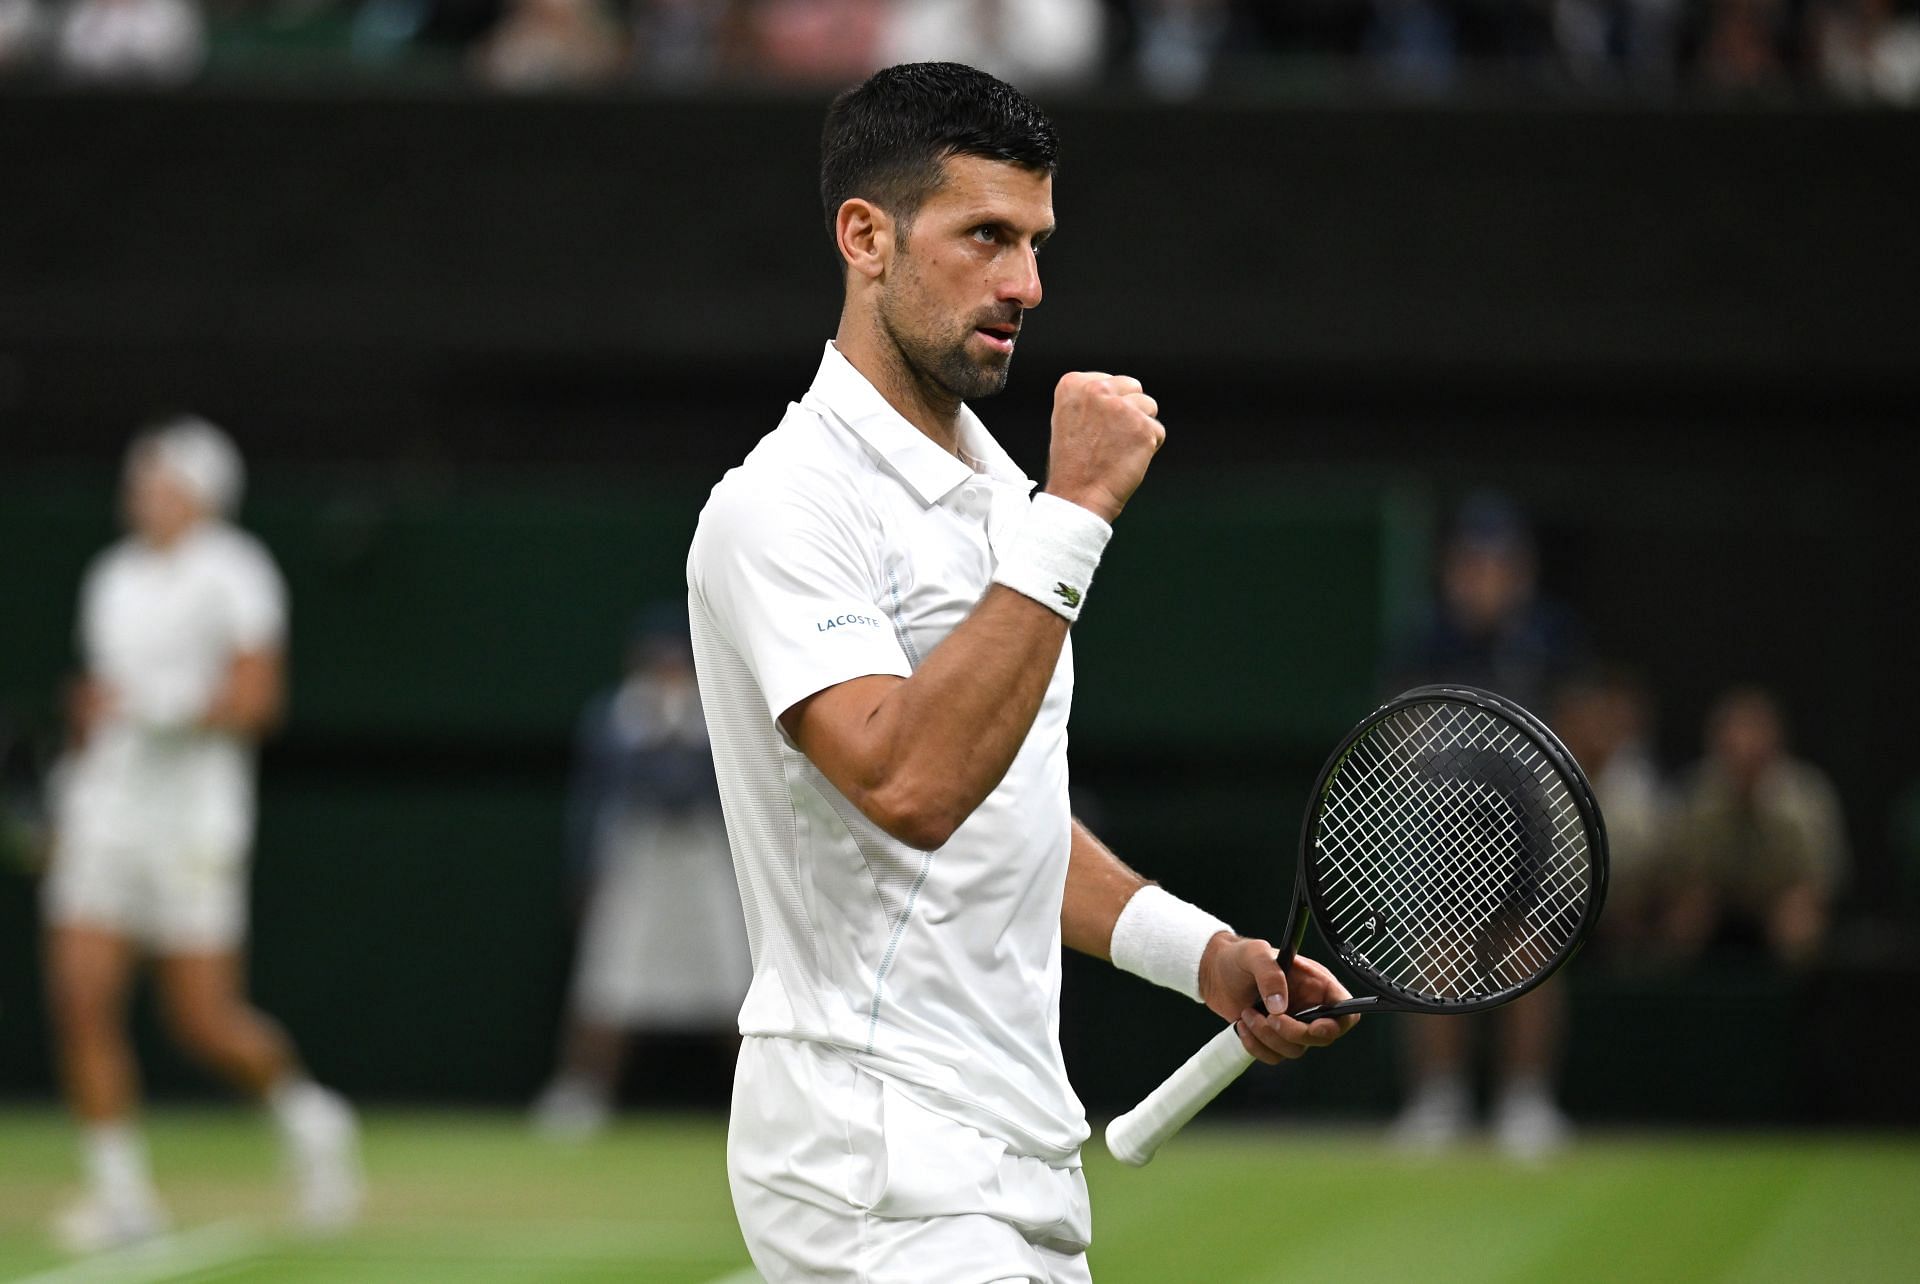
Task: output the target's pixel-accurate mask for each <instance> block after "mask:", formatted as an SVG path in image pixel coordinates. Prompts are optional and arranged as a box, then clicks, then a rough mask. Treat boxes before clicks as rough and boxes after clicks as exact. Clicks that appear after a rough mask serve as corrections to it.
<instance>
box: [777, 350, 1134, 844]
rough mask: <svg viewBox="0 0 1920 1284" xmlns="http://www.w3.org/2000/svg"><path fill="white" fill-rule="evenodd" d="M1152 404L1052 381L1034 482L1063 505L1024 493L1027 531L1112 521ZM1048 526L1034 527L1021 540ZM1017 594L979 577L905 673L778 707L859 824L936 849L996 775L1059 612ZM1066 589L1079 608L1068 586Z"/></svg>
mask: <svg viewBox="0 0 1920 1284" xmlns="http://www.w3.org/2000/svg"><path fill="white" fill-rule="evenodd" d="M1158 411H1159V407H1158V405H1157V404H1156V403H1155V402H1154V400H1153V398H1151V397H1149V396H1147V395H1146V394H1145V393H1144V392H1142V391H1141V388H1140V383H1139V381H1138V380H1135V379H1129V378H1124V377H1121V376H1115V375H1106V374H1071V375H1068V376H1067V377H1066V378H1064V379H1062V380H1061V381H1060V386H1059V388H1058V389H1057V391H1056V392H1055V396H1054V414H1053V444H1052V450H1051V457H1050V461H1049V467H1048V482H1047V488H1046V491H1047V494H1048V495H1051V496H1053V497H1055V503H1056V505H1058V501H1065V502H1066V503H1067V504H1070V505H1073V506H1075V507H1074V509H1073V510H1072V511H1068V510H1066V509H1065V508H1064V507H1056V509H1055V510H1054V512H1052V513H1051V514H1045V515H1043V514H1042V513H1041V511H1040V509H1041V508H1042V507H1043V505H1044V501H1043V500H1036V512H1035V516H1034V519H1033V520H1032V521H1030V522H1029V527H1032V528H1039V527H1043V526H1045V525H1046V524H1047V523H1048V522H1052V523H1054V525H1055V529H1054V530H1053V532H1052V533H1053V534H1055V535H1061V534H1062V531H1063V530H1065V531H1067V532H1069V533H1071V528H1072V527H1073V525H1074V524H1075V523H1079V524H1081V526H1082V527H1083V528H1084V527H1089V526H1090V527H1093V528H1095V529H1099V528H1101V527H1102V526H1103V525H1104V524H1107V523H1111V522H1112V521H1113V520H1114V518H1116V517H1118V516H1119V514H1120V510H1121V509H1122V508H1123V507H1124V506H1125V505H1126V502H1127V499H1128V498H1129V497H1130V496H1131V495H1132V494H1133V491H1134V488H1135V487H1137V486H1138V485H1139V484H1140V480H1141V478H1142V477H1143V476H1145V474H1146V470H1147V464H1148V462H1149V461H1150V460H1151V459H1152V458H1153V454H1154V452H1155V451H1156V450H1158V449H1159V447H1160V443H1161V442H1162V441H1163V440H1164V439H1165V432H1164V430H1163V429H1162V428H1161V426H1160V423H1159V421H1158V420H1157V419H1155V418H1154V415H1155V414H1157V413H1158ZM1075 513H1078V516H1076V515H1075ZM1095 519H1097V520H1095ZM1047 534H1048V532H1047V531H1045V530H1040V529H1033V530H1030V531H1029V532H1026V533H1023V539H1028V538H1031V539H1040V538H1043V537H1045V536H1046V535H1047ZM1102 538H1104V536H1102ZM1041 564H1044V563H1043V562H1036V563H1035V565H1041ZM1022 587H1023V589H1027V587H1028V586H1025V585H1023V586H1022ZM1051 587H1052V586H1051V585H1040V586H1038V590H1037V591H1039V592H1040V593H1042V594H1043V595H1044V593H1045V592H1046V591H1047V590H1048V589H1049V588H1051ZM1029 591H1032V590H1030V589H1029V590H1028V591H1015V590H1014V589H1013V588H1009V587H1006V586H1005V585H1004V584H995V585H993V586H991V587H989V588H988V590H987V592H986V594H985V596H983V597H982V598H981V599H980V603H979V605H978V606H976V607H975V608H974V609H973V612H972V614H970V615H969V616H968V617H967V618H966V619H965V620H964V621H962V622H961V624H960V625H959V627H957V628H956V629H954V631H953V632H952V633H950V634H949V635H948V636H947V638H946V639H945V640H944V641H943V642H941V643H940V645H939V646H937V647H935V648H934V649H933V651H932V652H931V654H929V655H928V656H927V658H926V661H925V662H924V663H923V664H921V665H920V666H919V667H918V668H917V669H915V670H914V672H913V675H912V676H911V677H906V678H901V677H897V676H894V675H891V674H875V675H870V676H867V677H861V678H855V679H853V680H851V681H848V682H843V683H840V684H838V685H836V686H833V687H829V688H827V689H826V690H824V691H820V692H817V693H815V694H813V695H811V696H809V697H807V698H806V699H804V700H801V701H799V702H798V703H797V704H795V705H793V706H792V707H791V708H789V709H787V710H786V711H785V712H784V713H783V714H782V715H781V717H780V723H781V725H782V726H783V727H785V728H786V731H787V735H788V736H790V737H791V738H792V740H793V742H794V744H796V745H798V746H799V748H800V751H801V752H802V753H804V754H806V755H807V757H808V758H809V759H810V760H812V762H813V764H814V765H815V766H816V767H818V768H819V769H820V771H821V773H822V774H823V775H825V776H826V778H827V779H828V780H830V781H832V782H833V785H834V787H835V788H836V789H838V790H839V791H840V792H841V793H842V794H844V795H846V797H847V799H848V801H850V802H852V803H853V804H854V806H856V807H858V808H859V809H860V811H861V813H862V814H863V815H865V816H866V817H867V818H868V819H869V820H872V821H873V822H874V823H875V824H876V825H879V826H880V827H881V828H882V829H884V830H886V831H887V833H889V834H891V835H893V836H894V837H895V838H898V839H899V840H900V841H901V842H904V843H908V844H910V845H912V846H914V847H918V848H922V849H927V850H930V849H932V848H936V847H939V846H941V845H943V844H944V843H945V842H946V841H947V839H948V838H949V837H951V836H952V834H953V831H954V830H956V829H958V828H959V827H960V825H961V823H962V822H964V821H965V820H966V818H967V817H968V816H970V815H972V814H973V810H974V808H976V807H978V806H979V805H980V803H981V802H982V801H983V800H984V799H985V798H986V797H987V795H988V794H990V793H992V792H993V790H994V787H995V786H997V785H998V784H999V783H1000V780H1001V778H1002V777H1003V776H1005V775H1006V773H1007V768H1008V767H1009V766H1011V765H1012V763H1013V759H1014V755H1015V754H1017V753H1018V752H1019V751H1020V746H1021V744H1022V743H1023V742H1024V741H1025V740H1026V738H1027V732H1028V731H1029V730H1030V729H1031V728H1032V726H1033V720H1034V717H1035V715H1036V714H1037V713H1038V712H1039V710H1040V702H1041V700H1042V699H1043V698H1045V696H1046V692H1047V683H1048V682H1049V680H1050V679H1051V678H1052V676H1053V671H1054V667H1055V666H1056V665H1057V664H1058V663H1059V660H1060V648H1061V645H1062V644H1063V643H1064V642H1065V640H1066V636H1067V628H1068V624H1069V619H1068V618H1067V616H1065V615H1063V614H1060V613H1058V612H1057V610H1056V609H1054V608H1050V607H1048V606H1045V605H1042V604H1041V602H1040V601H1038V600H1036V599H1035V598H1034V597H1033V596H1030V595H1029ZM1067 596H1068V597H1070V599H1071V600H1070V602H1068V605H1070V606H1072V607H1074V608H1077V607H1078V605H1079V591H1078V590H1077V589H1075V590H1072V591H1071V592H1070V593H1068V594H1067Z"/></svg>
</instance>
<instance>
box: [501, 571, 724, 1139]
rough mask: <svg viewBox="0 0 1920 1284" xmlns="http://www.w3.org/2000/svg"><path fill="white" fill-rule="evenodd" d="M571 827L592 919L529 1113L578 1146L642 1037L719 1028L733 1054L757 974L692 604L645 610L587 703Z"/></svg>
mask: <svg viewBox="0 0 1920 1284" xmlns="http://www.w3.org/2000/svg"><path fill="white" fill-rule="evenodd" d="M568 833H569V847H570V848H571V853H570V854H571V857H572V859H573V861H574V865H575V870H576V874H577V876H578V878H579V881H580V882H581V883H582V884H583V885H584V888H585V897H584V900H585V915H584V925H583V928H582V932H581V939H580V950H579V956H578V962H577V964H576V966H575V971H574V984H573V994H572V998H571V1000H570V1010H569V1012H568V1017H567V1028H566V1031H565V1034H564V1038H563V1044H562V1048H561V1064H560V1067H559V1069H558V1071H557V1073H556V1074H555V1077H554V1079H553V1081H552V1083H551V1084H549V1085H548V1087H547V1088H546V1090H545V1091H544V1092H543V1093H542V1094H541V1096H540V1099H539V1100H538V1101H537V1102H536V1103H535V1105H534V1118H535V1122H536V1123H537V1124H538V1125H539V1126H540V1127H541V1128H542V1129H543V1130H545V1131H548V1132H551V1133H554V1134H556V1135H561V1136H583V1135H587V1134H590V1133H593V1132H595V1131H597V1130H599V1129H600V1128H601V1127H602V1126H603V1125H604V1124H605V1123H606V1121H607V1118H608V1116H609V1114H610V1113H611V1111H612V1106H613V1102H614V1100H615V1097H616V1090H617V1088H618V1086H619V1078H620V1072H621V1068H622V1066H623V1064H624V1063H625V1060H626V1052H627V1045H628V1042H629V1037H630V1035H631V1034H632V1033H633V1032H634V1031H638V1030H656V1031H660V1030H665V1031H675V1032H682V1033H710V1034H712V1035H714V1036H715V1037H716V1038H718V1039H719V1040H720V1042H721V1043H722V1044H723V1045H724V1046H725V1048H726V1049H727V1052H728V1054H729V1058H730V1057H731V1052H732V1049H733V1047H734V1045H735V1043H736V1039H735V1036H734V1033H733V1031H734V1021H735V1017H736V1016H737V1014H738V1012H739V1008H740V1004H741V1002H742V1001H743V1000H744V999H745V997H746V993H747V984H748V982H749V981H750V980H751V979H752V978H751V968H750V964H749V957H748V951H747V937H746V927H745V924H744V922H743V921H742V919H741V915H740V899H739V894H738V893H737V892H736V891H735V889H734V881H733V861H732V856H731V852H730V850H729V848H728V846H727V831H726V825H725V822H724V821H723V819H722V818H721V814H720V792H719V786H718V784H717V783H716V781H715V779H714V771H713V753H712V750H711V749H710V748H709V747H708V744H707V724H706V720H705V717H704V715H703V714H702V712H701V708H700V690H699V688H698V687H697V686H696V685H695V683H694V674H693V650H692V644H691V643H690V642H689V641H688V637H687V616H686V608H685V607H684V606H680V605H674V606H662V607H658V608H655V609H654V610H653V611H651V612H649V613H648V615H647V617H646V619H645V620H644V621H643V622H642V625H641V627H640V628H639V630H638V631H637V633H636V635H635V637H634V639H633V641H632V643H631V644H630V646H629V648H628V655H627V674H626V677H625V679H624V680H623V681H622V682H621V684H620V686H619V687H617V688H616V689H614V690H613V691H611V692H609V693H606V694H604V695H602V696H599V697H597V698H595V700H594V701H593V702H592V703H591V704H590V705H589V706H588V708H587V712H586V714H585V715H584V716H583V718H582V720H581V726H580V737H579V746H578V757H577V761H576V766H575V771H574V781H573V788H572V797H571V798H570V800H569V803H568Z"/></svg>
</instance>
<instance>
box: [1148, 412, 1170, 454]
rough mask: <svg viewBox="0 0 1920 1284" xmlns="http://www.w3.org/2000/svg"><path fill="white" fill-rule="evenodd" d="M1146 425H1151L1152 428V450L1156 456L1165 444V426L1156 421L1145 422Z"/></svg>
mask: <svg viewBox="0 0 1920 1284" xmlns="http://www.w3.org/2000/svg"><path fill="white" fill-rule="evenodd" d="M1147 423H1148V424H1149V425H1151V426H1152V428H1153V450H1154V453H1155V454H1158V453H1159V452H1160V447H1162V446H1164V445H1166V444H1167V430H1166V426H1165V425H1163V424H1162V423H1161V422H1160V421H1159V420H1158V419H1149V420H1147Z"/></svg>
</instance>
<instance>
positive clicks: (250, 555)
mask: <svg viewBox="0 0 1920 1284" xmlns="http://www.w3.org/2000/svg"><path fill="white" fill-rule="evenodd" d="M221 587H222V589H223V592H224V599H225V600H224V603H223V604H224V606H225V607H226V613H227V616H226V621H225V623H226V628H227V643H228V645H229V646H231V647H232V648H233V649H234V650H235V651H242V652H244V651H265V650H268V649H271V648H275V647H279V646H281V645H282V644H283V643H284V642H285V641H286V634H287V585H286V581H285V580H284V579H282V578H281V577H280V568H279V567H277V566H275V565H274V563H273V557H272V555H271V554H269V553H268V552H267V550H266V549H265V548H263V547H261V546H260V545H259V544H257V543H254V542H253V541H251V540H249V541H247V542H245V543H242V544H237V545H236V546H235V547H234V550H233V555H232V557H231V558H230V559H229V563H228V565H227V567H226V573H225V576H224V577H223V582H222V585H221Z"/></svg>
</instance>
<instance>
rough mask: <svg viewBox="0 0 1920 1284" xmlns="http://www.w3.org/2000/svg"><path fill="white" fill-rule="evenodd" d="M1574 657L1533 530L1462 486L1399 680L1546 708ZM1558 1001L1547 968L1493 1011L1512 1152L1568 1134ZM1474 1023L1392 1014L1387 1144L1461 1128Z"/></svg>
mask: <svg viewBox="0 0 1920 1284" xmlns="http://www.w3.org/2000/svg"><path fill="white" fill-rule="evenodd" d="M1579 657H1580V644H1579V642H1578V630H1577V629H1576V628H1575V627H1574V625H1573V622H1572V619H1571V618H1570V617H1569V616H1568V615H1567V613H1566V612H1565V611H1563V610H1561V609H1560V608H1558V607H1555V606H1553V605H1551V604H1549V603H1547V602H1545V601H1543V600H1542V599H1541V597H1540V596H1539V593H1538V589H1537V568H1536V564H1535V557H1534V542H1533V536H1532V534H1531V532H1530V531H1529V530H1528V528H1527V524H1526V521H1525V519H1524V518H1523V517H1522V516H1521V515H1520V512H1519V510H1518V509H1517V508H1515V507H1514V506H1513V504H1512V503H1511V502H1510V501H1508V500H1507V499H1505V498H1504V497H1502V496H1499V495H1495V494H1492V493H1481V494H1477V495H1474V496H1472V497H1470V498H1469V499H1468V500H1467V501H1466V503H1464V504H1463V505H1462V506H1461V509H1460V512H1459V514H1458V516H1457V517H1456V519H1455V522H1454V527H1453V533H1452V536H1451V538H1450V539H1449V540H1448V543H1447V547H1446V551H1445V553H1444V556H1443V560H1442V565H1441V571H1440V594H1439V601H1438V602H1437V603H1436V604H1435V607H1434V609H1433V612H1432V614H1431V616H1430V617H1429V619H1428V620H1427V622H1426V624H1425V626H1424V628H1423V629H1422V630H1421V631H1420V632H1419V633H1418V634H1417V635H1416V636H1415V637H1414V639H1413V640H1412V643H1411V645H1410V646H1408V647H1407V648H1406V649H1405V651H1404V652H1403V653H1402V655H1401V656H1400V658H1399V661H1398V664H1397V666H1396V667H1397V673H1398V685H1406V686H1411V685H1415V684H1418V683H1422V682H1458V683H1464V684H1467V685H1469V686H1477V687H1484V688H1487V689H1489V690H1492V691H1496V692H1498V693H1500V694H1501V695H1505V696H1508V697H1509V698H1511V699H1514V700H1517V701H1519V702H1520V703H1521V704H1523V705H1525V706H1527V707H1528V708H1530V709H1533V710H1535V711H1545V710H1547V709H1548V708H1549V700H1550V697H1552V696H1553V694H1554V693H1555V692H1556V691H1557V690H1558V687H1559V685H1560V684H1561V683H1562V682H1563V681H1565V680H1566V678H1567V677H1568V675H1569V674H1570V673H1571V672H1572V671H1573V670H1574V669H1575V668H1576V667H1577V665H1578V663H1579ZM1565 1008H1566V1000H1565V997H1564V993H1563V990H1562V983H1561V981H1560V980H1559V979H1555V980H1552V981H1549V982H1547V983H1546V984H1545V985H1542V986H1541V987H1540V988H1539V989H1536V990H1534V991H1533V992H1532V993H1530V994H1528V995H1526V996H1525V997H1523V998H1521V999H1518V1000H1516V1001H1514V1002H1513V1003H1510V1004H1508V1005H1507V1006H1505V1007H1503V1008H1501V1009H1500V1010H1499V1011H1498V1012H1497V1013H1495V1014H1493V1016H1494V1019H1495V1020H1497V1022H1498V1025H1499V1035H1500V1037H1499V1041H1498V1049H1497V1055H1496V1058H1495V1062H1496V1064H1495V1072H1496V1076H1497V1078H1498V1080H1499V1082H1498V1086H1497V1090H1496V1093H1495V1098H1494V1114H1493V1129H1494V1138H1495V1140H1496V1142H1498V1144H1499V1145H1500V1146H1501V1148H1502V1149H1503V1150H1505V1151H1506V1152H1507V1153H1508V1154H1510V1155H1512V1156H1514V1157H1516V1158H1519V1159H1523V1160H1537V1159H1541V1158H1544V1157H1546V1156H1547V1155H1549V1154H1551V1153H1552V1152H1554V1151H1555V1150H1558V1149H1559V1148H1560V1147H1561V1146H1563V1145H1565V1143H1566V1141H1567V1139H1568V1137H1569V1136H1570V1134H1571V1126H1570V1124H1569V1123H1568V1121H1567V1118H1566V1116H1565V1115H1563V1114H1562V1113H1561V1111H1560V1108H1559V1106H1558V1105H1557V1104H1556V1103H1555V1099H1554V1091H1553V1079H1554V1076H1555V1074H1556V1072H1557V1069H1558V1060H1559V1054H1560V1048H1561V1045H1562V1042H1563V1030H1564V1025H1565V1020H1566V1016H1565ZM1484 1024H1485V1022H1483V1021H1481V1020H1478V1019H1475V1018H1471V1017H1430V1016H1409V1017H1407V1018H1406V1020H1405V1021H1404V1022H1403V1023H1402V1028H1403V1029H1404V1030H1405V1032H1406V1037H1407V1054H1408V1056H1407V1064H1408V1081H1409V1082H1408V1096H1407V1103H1406V1106H1405V1107H1404V1108H1403V1109H1402V1111H1401V1113H1400V1116H1399V1118H1398V1119H1396V1120H1395V1122H1394V1125H1393V1131H1392V1135H1393V1138H1394V1140H1395V1141H1396V1142H1397V1143H1398V1144H1400V1145H1402V1146H1405V1147H1407V1148H1409V1149H1416V1150H1436V1149H1440V1148H1443V1147H1445V1146H1449V1145H1452V1144H1453V1143H1454V1142H1456V1141H1458V1140H1460V1139H1461V1138H1462V1137H1463V1136H1464V1135H1465V1133H1466V1130H1467V1127H1468V1125H1469V1123H1470V1121H1471V1115H1472V1092H1471V1088H1470V1085H1469V1082H1468V1071H1469V1066H1470V1064H1471V1052H1472V1040H1473V1038H1474V1036H1475V1034H1476V1033H1477V1032H1478V1031H1479V1030H1480V1028H1481V1027H1482V1026H1483V1025H1484Z"/></svg>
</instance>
